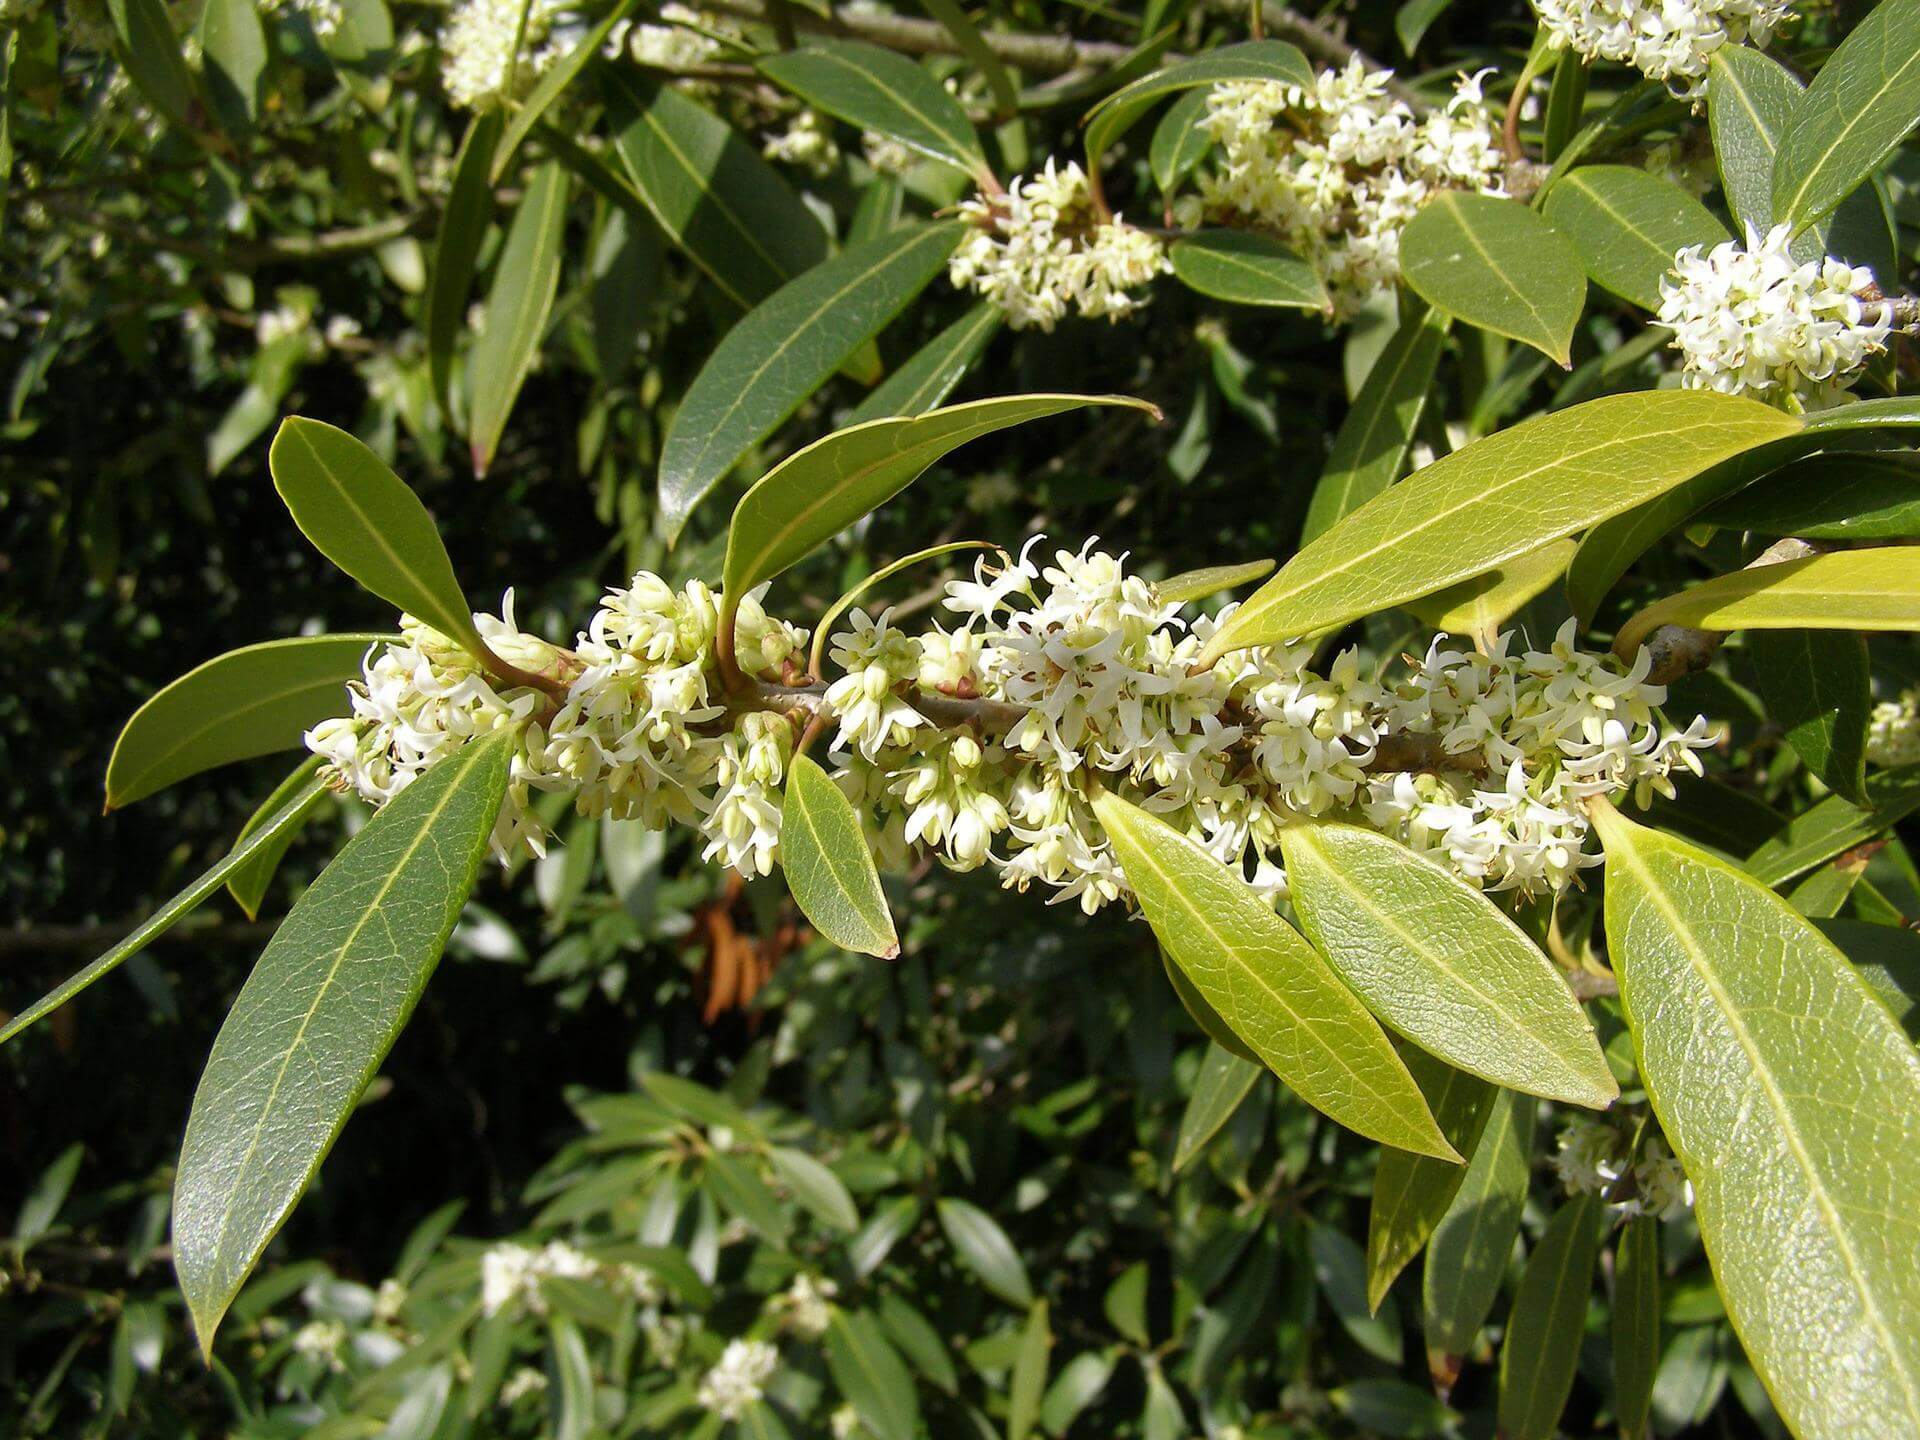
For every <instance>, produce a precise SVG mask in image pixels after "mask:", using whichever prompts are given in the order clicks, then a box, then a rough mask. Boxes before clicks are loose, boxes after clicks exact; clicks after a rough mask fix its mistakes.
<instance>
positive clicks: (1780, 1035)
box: [1594, 802, 1920, 1440]
mask: <svg viewBox="0 0 1920 1440" xmlns="http://www.w3.org/2000/svg"><path fill="white" fill-rule="evenodd" d="M1594 822H1595V825H1596V827H1597V828H1598V830H1599V832H1600V838H1601V842H1602V844H1603V845H1604V847H1605V849H1606V855H1607V895H1606V926H1607V941H1608V951H1609V954H1610V956H1611V958H1612V960H1613V967H1614V973H1615V974H1616V975H1617V976H1618V977H1619V981H1620V999H1621V1004H1622V1006H1623V1007H1624V1009H1625V1012H1626V1018H1627V1023H1628V1025H1629V1027H1630V1028H1631V1029H1632V1031H1633V1036H1634V1051H1635V1055H1636V1058H1637V1060H1638V1062H1639V1069H1640V1075H1641V1079H1642V1081H1643V1082H1644V1084H1645V1086H1646V1089H1647V1096H1648V1099H1649V1100H1650V1101H1651V1102H1652V1105H1653V1110H1654V1114H1655V1115H1656V1116H1658V1117H1659V1120H1660V1126H1661V1129H1662V1130H1663V1131H1664V1132H1665V1134H1666V1137H1667V1139H1668V1140H1669V1142H1671V1144H1672V1145H1673V1149H1674V1153H1675V1154H1676V1155H1677V1156H1678V1157H1679V1158H1680V1161H1681V1163H1682V1165H1684V1166H1685V1168H1686V1172H1687V1176H1688V1178H1689V1179H1691V1180H1692V1181H1693V1185H1694V1191H1695V1197H1696V1198H1695V1205H1694V1219H1695V1220H1696V1222H1697V1223H1698V1224H1699V1227H1700V1235H1701V1239H1702V1240H1703V1241H1704V1243H1705V1246H1706V1251H1707V1258H1708V1259H1709V1260H1710V1261H1711V1262H1712V1263H1713V1272H1714V1279H1715V1280H1716V1281H1717V1282H1718V1284H1719V1287H1720V1293H1721V1295H1722V1297H1723V1298H1724V1299H1725V1301H1726V1307H1727V1314H1728V1315H1729V1317H1730V1318H1731V1319H1732V1321H1733V1325H1734V1329H1735V1330H1736V1331H1737V1332H1738V1333H1739V1336H1740V1339H1741V1343H1742V1344H1743V1345H1744V1346H1745V1347H1746V1351H1747V1355H1748V1357H1749V1358H1750V1359H1751V1360H1752V1361H1753V1365H1754V1368H1755V1369H1756V1370H1757V1371H1758V1372H1759V1373H1760V1376H1761V1379H1762V1380H1764V1381H1765V1382H1766V1387H1767V1391H1768V1393H1769V1394H1770V1395H1771V1396H1772V1398H1773V1402H1774V1404H1775V1405H1776V1406H1777V1407H1778V1408H1779V1410H1780V1413H1781V1415H1782V1417H1783V1418H1784V1419H1785V1420H1786V1422H1787V1424H1788V1426H1789V1427H1790V1428H1791V1429H1792V1430H1793V1432H1794V1433H1795V1434H1796V1435H1798V1436H1800V1437H1802V1440H1824V1437H1829V1436H1831V1437H1836V1440H1837V1437H1841V1436H1847V1437H1854V1436H1858V1435H1859V1434H1860V1433H1861V1432H1860V1428H1859V1426H1860V1422H1861V1421H1862V1419H1863V1418H1864V1417H1868V1416H1872V1417H1874V1420H1875V1423H1876V1424H1877V1425H1878V1426H1880V1427H1881V1429H1882V1430H1883V1432H1884V1433H1886V1434H1896V1433H1900V1432H1901V1431H1902V1430H1905V1429H1912V1428H1920V1326H1916V1325H1914V1324H1913V1323H1912V1320H1913V1317H1914V1316H1915V1315H1920V1267H1917V1266H1915V1265H1914V1263H1913V1257H1914V1255H1915V1254H1916V1253H1920V1209H1916V1207H1914V1206H1912V1205H1910V1204H1907V1203H1905V1197H1911V1196H1912V1195H1913V1194H1915V1193H1916V1191H1920V1052H1916V1051H1915V1049H1914V1047H1913V1046H1912V1045H1911V1044H1909V1043H1908V1041H1907V1038H1906V1036H1905V1035H1903V1034H1902V1033H1901V1032H1900V1028H1899V1026H1898V1025H1896V1024H1895V1023H1894V1021H1893V1018H1892V1016H1891V1015H1889V1014H1888V1012H1887V1010H1886V1008H1885V1007H1884V1006H1883V1005H1882V1004H1881V1003H1880V1002H1879V1001H1878V1000H1877V999H1876V998H1875V997H1874V995H1873V992H1872V991H1871V990H1869V989H1868V987H1867V985H1866V983H1865V982H1864V981H1863V980H1862V979H1861V978H1860V976H1859V974H1858V973H1857V972H1856V971H1855V970H1854V968H1853V967H1852V966H1851V965H1849V964H1848V963H1847V961H1846V958H1845V957H1844V956H1843V955H1841V953H1840V952H1839V951H1838V950H1836V949H1835V948H1834V947H1833V945H1832V944H1831V943H1830V942H1829V941H1828V940H1827V939H1826V938H1825V937H1824V936H1822V935H1821V934H1820V932H1819V931H1818V930H1816V929H1815V928H1814V927H1813V926H1812V925H1810V924H1809V923H1808V922H1807V921H1806V920H1804V919H1802V918H1801V917H1800V916H1799V915H1796V914H1795V913H1794V912H1793V910H1792V909H1791V908H1790V907H1789V906H1788V905H1787V904H1786V902H1785V901H1783V900H1782V899H1780V897H1779V896H1777V895H1775V894H1774V893H1773V892H1772V891H1770V890H1768V889H1767V888H1766V886H1764V885H1763V884H1761V883H1760V882H1758V881H1756V880H1754V879H1753V878H1752V877H1750V876H1748V875H1745V874H1742V873H1741V872H1740V871H1738V870H1736V869H1734V868H1733V867H1732V866H1730V865H1726V864H1723V863H1722V862H1720V861H1718V860H1715V859H1713V858H1712V857H1711V856H1709V855H1707V854H1706V853H1705V852H1703V851H1700V850H1697V849H1695V848H1694V847H1693V846H1691V845H1688V844H1686V843H1685V842H1683V841H1680V840H1676V839H1674V838H1673V837H1671V836H1668V835H1663V834H1660V833H1659V832H1657V831H1653V830H1648V829H1646V828H1644V827H1642V826H1639V825H1636V824H1633V823H1632V822H1631V821H1629V820H1627V819H1625V818H1624V817H1622V816H1621V815H1620V814H1619V813H1618V812H1616V811H1614V810H1613V809H1612V808H1611V807H1609V806H1607V805H1606V804H1605V803H1604V802H1601V804H1600V805H1598V806H1597V807H1596V809H1595V813H1594ZM1784 1257H1791V1264H1785V1263H1783V1258H1784ZM1836 1356H1844V1357H1846V1358H1845V1363H1841V1364H1837V1363H1835V1357H1836Z"/></svg>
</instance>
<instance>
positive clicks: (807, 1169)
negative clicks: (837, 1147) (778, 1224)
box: [767, 1145, 860, 1235]
mask: <svg viewBox="0 0 1920 1440" xmlns="http://www.w3.org/2000/svg"><path fill="white" fill-rule="evenodd" d="M767 1163H768V1164H770V1165H772V1167H773V1173H774V1174H776V1175H778V1176H779V1177H780V1179H781V1182H782V1183H783V1184H785V1185H786V1187H787V1189H789V1190H791V1191H792V1192H793V1198H794V1199H795V1200H797V1201H799V1202H800V1203H801V1204H802V1205H804V1206H805V1207H806V1208H807V1209H808V1210H810V1211H812V1212H813V1214H814V1216H815V1217H816V1218H818V1219H819V1220H820V1221H821V1222H822V1223H824V1224H827V1225H831V1226H832V1227H833V1228H834V1229H836V1230H844V1231H845V1232H846V1233H847V1234H849V1235H851V1234H853V1232H854V1231H856V1230H858V1229H859V1228H860V1212H859V1211H858V1210H857V1209H855V1208H854V1204H853V1196H851V1195H849V1194H848V1193H847V1187H846V1185H845V1184H844V1183H843V1182H842V1181H841V1179H840V1177H839V1176H838V1175H836V1174H834V1173H833V1171H831V1170H829V1169H828V1168H827V1167H826V1166H825V1165H822V1164H821V1163H820V1162H819V1161H818V1160H816V1159H814V1158H813V1156H811V1155H809V1154H807V1152H806V1151H804V1150H794V1149H791V1148H790V1147H788V1146H784V1145H774V1146H770V1147H768V1150H767Z"/></svg>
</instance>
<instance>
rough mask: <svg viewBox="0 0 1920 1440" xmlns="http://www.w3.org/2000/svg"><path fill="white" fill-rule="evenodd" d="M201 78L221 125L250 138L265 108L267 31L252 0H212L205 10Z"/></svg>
mask: <svg viewBox="0 0 1920 1440" xmlns="http://www.w3.org/2000/svg"><path fill="white" fill-rule="evenodd" d="M200 54H201V72H200V73H201V78H202V79H203V80H204V81H205V83H206V87H207V100H208V102H209V103H210V105H211V106H212V109H213V112H214V114H215V115H217V116H218V117H219V119H220V125H221V128H222V129H224V130H226V132H227V133H228V134H230V135H232V136H233V137H234V138H235V139H237V140H245V139H246V138H247V137H248V135H249V134H251V132H252V130H253V122H254V120H255V119H256V118H258V116H259V114H260V92H261V88H262V87H261V78H262V77H263V76H264V75H265V74H266V72H267V35H266V30H265V27H263V26H262V25H261V23H260V12H259V10H258V9H257V8H255V6H254V5H253V3H252V0H210V3H209V4H208V5H207V8H206V9H205V10H203V11H201V12H200Z"/></svg>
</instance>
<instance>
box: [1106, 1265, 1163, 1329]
mask: <svg viewBox="0 0 1920 1440" xmlns="http://www.w3.org/2000/svg"><path fill="white" fill-rule="evenodd" d="M1151 1278H1152V1277H1151V1276H1150V1275H1149V1274H1148V1266H1147V1262H1146V1261H1144V1260H1136V1261H1135V1262H1134V1263H1133V1264H1131V1265H1129V1266H1128V1267H1127V1268H1126V1269H1125V1270H1122V1271H1121V1272H1120V1274H1119V1276H1118V1278H1116V1279H1115V1280H1114V1282H1113V1284H1111V1285H1109V1286H1108V1287H1107V1293H1106V1296H1105V1298H1104V1299H1103V1300H1102V1301H1101V1304H1100V1310H1101V1313H1102V1314H1103V1315H1105V1316H1106V1318H1107V1323H1108V1324H1109V1325H1111V1326H1112V1327H1113V1328H1114V1330H1115V1332H1116V1333H1118V1334H1120V1335H1122V1336H1124V1337H1125V1338H1126V1339H1128V1340H1131V1341H1132V1342H1133V1343H1134V1344H1135V1345H1138V1346H1139V1347H1140V1348H1141V1349H1142V1350H1148V1349H1151V1348H1152V1347H1153V1336H1152V1334H1151V1333H1149V1331H1148V1329H1147V1282H1148V1281H1149V1280H1150V1279H1151Z"/></svg>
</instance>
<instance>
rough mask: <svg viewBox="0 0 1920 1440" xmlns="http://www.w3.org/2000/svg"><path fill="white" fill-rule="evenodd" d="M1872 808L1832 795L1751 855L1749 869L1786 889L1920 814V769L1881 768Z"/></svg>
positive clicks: (1870, 793)
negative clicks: (1786, 885)
mask: <svg viewBox="0 0 1920 1440" xmlns="http://www.w3.org/2000/svg"><path fill="white" fill-rule="evenodd" d="M1866 793H1867V804H1866V806H1865V807H1864V808H1863V807H1861V806H1859V805H1855V804H1854V803H1853V802H1852V801H1850V800H1848V799H1847V798H1846V797H1845V796H1843V795H1829V796H1827V798H1826V799H1824V800H1822V801H1820V803H1819V804H1817V805H1815V806H1814V807H1813V808H1812V809H1810V810H1808V811H1807V812H1806V813H1805V814H1804V815H1797V816H1795V817H1794V818H1793V819H1792V820H1791V821H1790V822H1788V824H1787V826H1786V827H1785V828H1784V829H1782V830H1781V831H1780V832H1779V833H1778V834H1775V835H1770V836H1768V837H1767V839H1766V840H1765V841H1764V842H1763V843H1762V844H1761V845H1760V847H1759V848H1758V849H1756V850H1755V851H1754V852H1753V853H1752V854H1751V855H1749V856H1748V857H1747V860H1746V865H1745V869H1746V871H1747V873H1748V874H1750V875H1752V876H1753V877H1754V878H1755V879H1756V880H1758V881H1759V882H1760V883H1761V884H1762V885H1780V884H1784V883H1785V882H1786V881H1788V880H1791V879H1793V877H1794V876H1796V875H1801V874H1804V873H1805V872H1806V871H1808V870H1811V869H1812V868H1813V867H1814V866H1816V865H1819V864H1821V863H1822V862H1824V861H1827V860H1831V859H1832V858H1833V857H1834V856H1836V855H1838V854H1840V853H1841V852H1842V851H1845V850H1851V849H1852V848H1853V847H1854V846H1856V845H1858V844H1860V843H1862V842H1863V841H1866V840H1871V839H1872V838H1873V837H1874V836H1876V835H1878V834H1879V833H1880V832H1881V831H1883V830H1886V829H1888V828H1889V827H1890V826H1893V825H1896V824H1898V823H1899V822H1900V821H1902V820H1904V819H1905V818H1906V817H1907V816H1909V815H1911V814H1913V813H1914V811H1916V810H1920V768H1916V767H1914V766H1908V767H1906V768H1905V769H1902V770H1881V771H1876V772H1874V773H1873V774H1870V775H1868V776H1867V784H1866Z"/></svg>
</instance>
